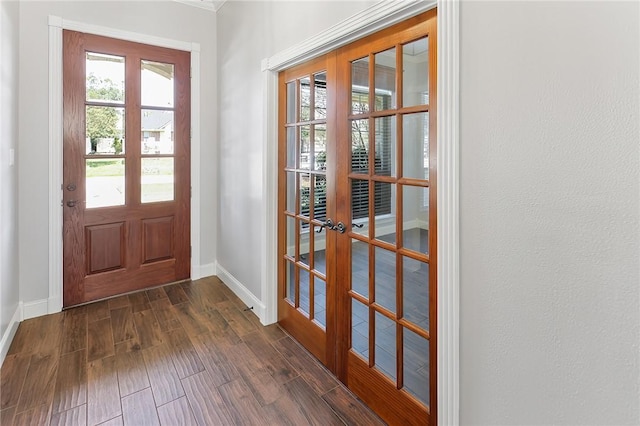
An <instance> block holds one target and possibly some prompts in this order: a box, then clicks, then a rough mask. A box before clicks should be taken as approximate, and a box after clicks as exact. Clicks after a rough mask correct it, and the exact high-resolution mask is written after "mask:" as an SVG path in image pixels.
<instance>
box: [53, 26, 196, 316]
mask: <svg viewBox="0 0 640 426" xmlns="http://www.w3.org/2000/svg"><path fill="white" fill-rule="evenodd" d="M63 39H64V52H63V58H64V59H63V74H64V76H63V81H64V86H63V90H64V96H63V102H64V105H63V107H64V135H63V138H64V139H63V141H64V147H63V156H64V166H63V179H64V183H63V193H64V199H63V203H62V208H63V209H64V210H63V212H64V213H63V253H64V265H63V276H64V285H63V288H64V297H63V299H64V302H63V304H64V306H65V307H68V306H72V305H77V304H80V303H84V302H88V301H91V300H96V299H100V298H105V297H109V296H113V295H116V294H120V293H126V292H129V291H133V290H138V289H141V288H144V287H149V286H152V285H159V284H164V283H168V282H172V281H178V280H182V279H186V278H189V274H190V231H189V229H190V223H189V210H190V185H191V184H190V121H191V120H190V56H189V53H188V52H182V51H176V50H172V49H165V48H160V47H155V46H149V45H144V44H139V43H132V42H127V41H123V40H115V39H110V38H106V37H100V36H95V35H91V34H84V33H79V32H74V31H64V33H63Z"/></svg>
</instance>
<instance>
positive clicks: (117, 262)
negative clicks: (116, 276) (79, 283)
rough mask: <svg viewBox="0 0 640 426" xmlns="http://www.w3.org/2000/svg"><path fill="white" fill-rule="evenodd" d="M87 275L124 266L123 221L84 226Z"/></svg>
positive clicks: (124, 241) (124, 242) (124, 240)
mask: <svg viewBox="0 0 640 426" xmlns="http://www.w3.org/2000/svg"><path fill="white" fill-rule="evenodd" d="M85 241H86V243H85V244H86V245H85V247H86V248H87V261H86V264H87V275H91V274H97V273H99V272H105V271H110V270H113V269H119V268H124V267H125V264H124V261H125V257H126V239H125V223H124V222H119V223H108V224H104V225H95V226H87V227H85Z"/></svg>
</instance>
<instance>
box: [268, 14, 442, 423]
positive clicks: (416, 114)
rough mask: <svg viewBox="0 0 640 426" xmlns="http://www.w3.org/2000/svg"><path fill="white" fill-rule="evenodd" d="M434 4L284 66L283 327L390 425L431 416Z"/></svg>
mask: <svg viewBox="0 0 640 426" xmlns="http://www.w3.org/2000/svg"><path fill="white" fill-rule="evenodd" d="M436 59H437V54H436V11H435V10H433V11H430V12H427V13H424V14H422V15H420V16H416V17H414V18H411V19H409V20H407V21H405V22H403V23H401V24H398V25H395V26H393V27H391V28H388V29H386V30H383V31H381V32H379V33H377V34H374V35H371V36H369V37H366V38H364V39H362V40H359V41H357V42H354V43H352V44H350V45H347V46H345V47H343V48H340V49H338V50H337V51H335V52H332V53H330V54H327V55H325V56H322V57H320V58H318V59H315V60H312V61H310V62H308V63H305V64H302V65H300V66H297V67H295V68H292V69H289V70H286V71H283V72H282V73H281V74H280V81H279V96H280V98H279V99H280V109H279V117H280V136H279V144H280V148H279V211H280V215H279V222H278V225H279V259H280V262H279V321H280V324H281V325H282V326H283V327H284V328H285V329H286V330H287V331H289V332H290V333H291V334H292V335H293V336H294V337H295V338H296V339H298V340H299V341H300V342H301V343H302V344H303V345H304V346H305V347H306V348H307V349H309V351H310V352H312V353H313V354H314V355H315V356H316V357H317V358H318V359H320V360H321V361H322V362H323V363H324V364H325V365H326V366H327V367H328V368H329V369H330V370H331V371H333V372H334V373H335V374H336V375H337V376H338V378H339V379H340V380H342V381H343V382H344V383H346V384H347V386H348V387H349V388H350V389H351V390H353V391H354V392H355V393H356V394H357V395H358V396H359V397H360V398H361V399H362V400H364V401H365V402H366V403H367V404H368V405H369V406H370V407H371V408H372V409H373V410H374V411H376V412H377V413H378V414H379V415H380V416H381V417H382V418H383V419H385V420H386V421H387V422H389V423H390V424H403V425H404V424H431V423H435V418H436V417H435V408H436V405H437V404H436V403H437V398H436V392H435V391H436V383H437V382H436V371H437V370H436V363H435V360H436V306H437V305H436V300H437V299H436V279H437V276H436V256H437V246H436V241H437V240H436V223H437V222H436V221H437V218H436V178H437V176H436V175H437V171H436V167H435V166H436V143H435V141H436V116H435V111H436V81H437V80H436Z"/></svg>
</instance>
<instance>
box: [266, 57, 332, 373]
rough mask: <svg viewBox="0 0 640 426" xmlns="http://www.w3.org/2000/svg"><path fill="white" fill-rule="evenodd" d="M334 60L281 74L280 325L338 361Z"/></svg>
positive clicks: (321, 354) (321, 356)
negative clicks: (332, 193)
mask: <svg viewBox="0 0 640 426" xmlns="http://www.w3.org/2000/svg"><path fill="white" fill-rule="evenodd" d="M326 63H327V60H326V58H324V57H323V58H320V59H318V60H315V61H312V62H311V63H308V64H304V65H301V66H298V67H296V68H293V69H291V70H287V71H284V72H283V73H281V75H280V99H281V100H283V102H282V101H281V105H280V112H279V117H280V118H279V121H280V129H281V131H280V142H279V143H280V150H279V152H280V157H279V181H280V182H281V183H282V185H283V189H281V191H280V196H279V225H280V226H279V229H280V230H281V231H280V232H279V234H280V241H281V242H280V244H279V251H278V256H279V259H280V260H279V261H280V267H279V275H278V276H279V282H280V287H279V297H278V314H279V322H280V324H281V325H282V326H283V327H284V328H285V329H286V330H287V331H288V332H289V333H291V334H292V335H293V336H294V337H295V338H296V339H297V340H299V341H300V342H301V343H302V344H303V345H304V346H305V347H306V348H307V349H309V350H310V351H311V352H312V353H313V354H314V355H315V356H316V357H317V358H318V359H320V360H321V361H323V362H324V363H325V364H326V365H327V366H330V365H331V364H332V362H333V359H334V358H335V356H334V355H333V352H334V350H333V344H330V345H327V338H326V336H327V330H328V329H330V327H331V326H332V321H333V319H332V316H331V315H329V312H332V311H331V309H332V302H331V301H329V300H328V298H327V294H328V292H329V291H330V290H331V289H332V288H333V287H332V286H333V282H332V270H331V267H330V264H329V263H328V261H330V260H331V256H330V255H329V256H327V253H328V252H329V251H330V250H331V249H332V245H333V244H334V242H333V238H334V237H333V236H332V235H330V234H329V229H328V228H326V227H325V226H324V225H325V221H326V220H327V219H328V218H329V217H330V214H331V210H330V207H331V205H330V204H329V200H328V199H327V193H328V191H327V186H328V184H330V181H331V179H330V176H328V174H327V173H328V170H329V169H330V170H333V168H332V167H331V164H330V162H329V161H328V160H330V159H331V155H329V153H328V144H327V140H328V134H329V131H328V128H327V122H328V121H327V120H328V117H327V116H328V113H330V111H329V105H328V92H327V83H328V76H329V74H330V72H329V71H328V70H327V64H326ZM329 352H331V354H329Z"/></svg>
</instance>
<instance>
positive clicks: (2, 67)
mask: <svg viewBox="0 0 640 426" xmlns="http://www.w3.org/2000/svg"><path fill="white" fill-rule="evenodd" d="M18 20H19V7H18V2H8V1H4V0H3V1H2V2H0V338H1V337H2V336H3V335H4V333H5V331H6V330H7V326H8V325H9V322H10V321H11V317H12V316H13V314H14V312H15V311H16V308H17V307H18V300H19V287H18V259H17V253H18V167H17V165H13V166H9V150H11V149H14V150H16V152H17V149H18ZM16 158H17V154H16Z"/></svg>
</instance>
